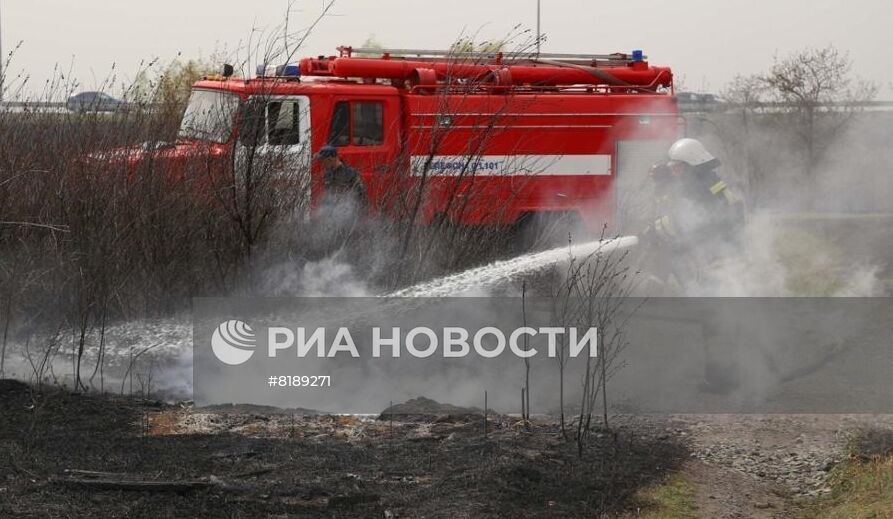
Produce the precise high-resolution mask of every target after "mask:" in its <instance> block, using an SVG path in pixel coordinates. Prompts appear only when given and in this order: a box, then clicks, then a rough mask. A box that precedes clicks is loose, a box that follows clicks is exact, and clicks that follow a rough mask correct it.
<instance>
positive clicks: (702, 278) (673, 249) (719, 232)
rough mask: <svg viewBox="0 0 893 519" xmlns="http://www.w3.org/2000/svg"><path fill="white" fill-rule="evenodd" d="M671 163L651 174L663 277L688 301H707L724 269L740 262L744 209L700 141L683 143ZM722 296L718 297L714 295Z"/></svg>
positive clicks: (654, 242) (652, 230) (672, 154)
mask: <svg viewBox="0 0 893 519" xmlns="http://www.w3.org/2000/svg"><path fill="white" fill-rule="evenodd" d="M668 155H669V158H670V161H669V162H668V163H667V164H665V165H657V166H655V167H653V168H652V171H651V177H652V180H653V182H654V190H655V200H654V206H653V207H654V213H653V221H652V223H651V226H650V228H649V229H648V231H646V234H647V236H648V237H649V238H653V239H652V240H651V241H652V245H653V246H655V247H658V248H660V249H661V253H660V254H659V256H660V258H661V263H663V265H664V266H663V269H664V272H662V273H661V274H662V276H663V277H664V278H665V280H666V282H667V283H670V284H673V285H676V287H675V288H677V289H678V290H680V291H682V292H684V293H686V294H688V295H708V294H709V292H710V291H711V285H713V283H711V282H712V281H715V279H712V278H714V277H715V276H717V275H720V272H721V270H722V266H723V264H724V263H725V262H727V261H728V260H730V259H735V258H738V257H740V256H741V235H742V228H743V224H744V206H743V203H742V201H741V199H740V198H739V197H738V196H737V195H736V194H734V193H733V191H732V189H731V188H730V187H729V186H728V184H727V183H726V182H725V180H723V179H722V177H720V176H719V174H718V173H717V168H718V167H719V160H718V159H716V158H715V157H714V156H713V155H711V154H710V153H709V152H708V151H707V149H706V148H704V146H703V145H702V144H701V143H700V142H698V141H697V140H695V139H681V140H679V141H677V142H676V143H674V144H673V146H672V147H671V148H670V151H669V153H668ZM713 295H718V294H713Z"/></svg>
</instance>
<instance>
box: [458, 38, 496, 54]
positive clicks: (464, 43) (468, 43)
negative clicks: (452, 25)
mask: <svg viewBox="0 0 893 519" xmlns="http://www.w3.org/2000/svg"><path fill="white" fill-rule="evenodd" d="M504 47H505V41H502V40H493V41H482V42H475V41H474V40H473V39H471V38H460V39H459V40H457V41H456V42H455V43H453V44H452V45H450V52H452V53H462V52H480V53H484V54H487V53H496V52H501V51H502V50H503V48H504Z"/></svg>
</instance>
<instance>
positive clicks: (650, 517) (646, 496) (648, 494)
mask: <svg viewBox="0 0 893 519" xmlns="http://www.w3.org/2000/svg"><path fill="white" fill-rule="evenodd" d="M694 493H695V489H694V486H693V485H692V484H691V483H689V482H688V481H687V480H686V479H685V478H684V477H683V476H682V475H680V474H675V475H673V476H671V477H670V478H668V479H667V480H666V481H664V482H663V483H661V484H659V485H656V486H653V487H650V488H647V489H645V490H643V491H641V492H639V494H638V498H639V500H640V501H641V502H642V505H643V506H642V508H641V513H639V514H636V515H635V517H641V518H645V519H695V518H696V517H698V515H697V513H696V512H695V506H694Z"/></svg>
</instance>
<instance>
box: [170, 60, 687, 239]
mask: <svg viewBox="0 0 893 519" xmlns="http://www.w3.org/2000/svg"><path fill="white" fill-rule="evenodd" d="M372 53H375V54H376V56H377V57H360V56H358V54H359V55H362V56H369V55H370V54H372ZM672 86H673V84H672V73H671V71H670V69H669V68H664V67H653V66H651V65H649V64H648V62H647V61H646V60H645V56H644V55H643V54H642V53H641V51H634V52H633V53H631V54H609V55H564V54H540V55H523V56H522V55H512V56H509V55H503V54H502V53H492V54H480V53H457V52H452V53H449V52H446V53H440V52H435V51H421V50H373V49H354V48H350V47H340V48H339V55H338V56H330V57H318V58H305V59H303V60H301V61H300V62H299V63H296V64H290V65H286V66H282V67H278V68H277V70H276V71H275V72H271V71H270V70H268V69H267V68H266V67H259V71H258V75H257V77H255V78H251V79H241V78H233V77H223V76H218V77H209V78H205V79H203V80H201V81H199V82H197V83H196V84H195V85H194V87H193V93H192V97H191V98H190V102H189V105H188V107H187V109H186V112H185V114H184V119H183V123H182V126H181V130H180V135H179V137H180V139H181V141H184V142H189V141H192V140H197V141H205V142H207V141H212V142H213V143H214V145H215V146H219V147H221V148H227V147H238V146H240V145H244V144H245V143H246V135H248V134H251V135H252V138H251V144H252V145H256V146H257V149H258V153H261V154H264V153H272V152H273V151H275V152H276V153H277V154H279V155H280V156H285V157H288V159H287V160H286V161H285V164H284V167H295V168H307V170H308V171H310V177H311V178H310V181H309V183H308V184H309V189H310V199H311V206H314V205H315V204H318V203H319V201H320V197H321V195H322V193H323V192H324V190H325V185H324V182H323V173H324V172H322V171H321V170H320V167H319V166H318V165H316V164H315V163H314V161H313V159H312V157H313V155H314V154H315V153H316V152H317V151H318V150H319V149H320V148H321V147H322V146H324V145H332V146H335V147H337V148H338V152H339V156H340V158H341V159H342V160H343V161H344V162H345V163H347V164H348V165H350V166H351V167H352V168H354V169H355V170H357V171H358V172H359V174H360V177H361V179H362V182H363V184H364V187H365V189H364V191H365V193H366V196H367V198H368V200H367V201H366V202H367V207H368V208H369V210H371V211H376V212H381V213H388V212H402V214H403V215H406V214H411V217H412V218H415V219H416V220H417V221H418V222H420V223H427V222H431V221H433V220H435V219H437V218H446V219H448V220H450V221H453V222H456V223H459V224H465V225H484V224H496V225H512V224H516V223H518V222H519V221H521V220H522V219H524V218H525V217H528V216H530V215H537V214H571V215H574V216H575V217H577V218H579V220H580V221H582V222H585V223H586V224H587V226H588V227H590V228H594V229H601V228H602V226H603V225H605V224H606V223H612V224H613V223H616V222H617V221H618V220H619V219H620V218H621V216H620V215H621V213H622V206H624V198H625V197H626V195H625V194H624V193H625V192H627V193H633V192H635V190H636V189H637V187H636V184H637V182H641V181H643V180H644V176H645V174H646V172H647V164H649V163H650V160H651V159H652V158H655V159H656V158H657V156H658V155H659V154H663V153H665V151H666V149H667V148H666V144H667V143H669V142H671V141H672V140H673V139H675V138H676V137H678V136H679V134H680V119H679V116H678V112H677V108H676V100H675V98H674V97H673V95H672V94H673V92H672ZM249 119H251V120H252V121H254V122H253V123H252V124H250V125H249ZM249 126H250V128H252V129H251V131H248V130H247V128H249ZM642 150H648V151H647V152H642ZM624 154H626V156H625V155H624ZM629 157H633V158H635V159H636V160H633V161H632V162H630V161H629V160H627V159H628V158H629ZM633 163H635V164H633ZM625 174H629V176H630V179H629V181H628V182H621V181H620V180H619V177H620V175H625ZM623 186H626V187H623ZM624 190H625V191H624ZM627 205H629V204H627ZM407 211H409V212H410V213H407Z"/></svg>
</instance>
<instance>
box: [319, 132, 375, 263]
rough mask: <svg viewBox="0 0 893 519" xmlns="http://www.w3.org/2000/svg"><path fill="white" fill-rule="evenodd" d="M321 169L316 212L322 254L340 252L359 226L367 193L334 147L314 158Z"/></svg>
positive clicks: (360, 180) (327, 148)
mask: <svg viewBox="0 0 893 519" xmlns="http://www.w3.org/2000/svg"><path fill="white" fill-rule="evenodd" d="M316 160H317V161H318V162H319V163H320V166H322V169H323V185H324V190H323V195H322V197H321V199H320V203H319V207H318V209H317V216H318V217H319V222H320V223H322V227H323V228H325V229H326V231H327V232H324V233H323V236H324V240H323V241H324V244H323V248H324V249H325V250H329V251H331V250H335V249H339V248H341V247H342V246H343V245H344V244H345V243H347V242H348V241H349V240H350V238H351V237H352V236H353V235H354V232H355V231H356V230H357V227H358V226H359V225H360V224H361V220H362V216H363V211H364V209H365V207H366V189H365V188H364V187H363V180H362V179H361V178H360V175H359V173H357V171H356V170H355V169H353V168H352V167H350V166H348V165H347V164H345V163H344V161H342V160H341V158H340V157H339V156H338V149H337V148H335V147H334V146H329V145H326V146H323V147H322V148H320V150H319V152H317V154H316Z"/></svg>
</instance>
